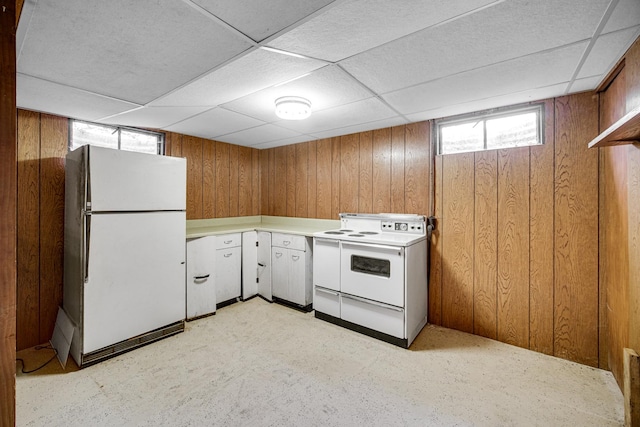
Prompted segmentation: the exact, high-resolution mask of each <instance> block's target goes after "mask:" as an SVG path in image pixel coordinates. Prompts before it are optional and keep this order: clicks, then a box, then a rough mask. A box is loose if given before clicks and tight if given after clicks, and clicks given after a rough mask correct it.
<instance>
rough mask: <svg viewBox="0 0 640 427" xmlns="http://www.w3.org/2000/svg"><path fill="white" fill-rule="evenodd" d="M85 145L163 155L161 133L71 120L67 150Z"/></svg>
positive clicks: (162, 137) (162, 136)
mask: <svg viewBox="0 0 640 427" xmlns="http://www.w3.org/2000/svg"><path fill="white" fill-rule="evenodd" d="M87 144H90V145H96V146H98V147H107V148H113V149H117V150H118V149H119V150H127V151H138V152H141V153H149V154H164V135H163V134H161V133H158V132H150V131H144V130H138V129H131V128H122V127H116V126H106V125H101V124H97V123H89V122H83V121H79V120H72V121H71V129H70V132H69V150H75V149H76V148H78V147H81V146H83V145H87Z"/></svg>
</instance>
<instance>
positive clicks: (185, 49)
mask: <svg viewBox="0 0 640 427" xmlns="http://www.w3.org/2000/svg"><path fill="white" fill-rule="evenodd" d="M20 25H29V27H30V29H27V30H26V31H24V32H21V34H25V39H24V40H23V43H19V44H20V45H21V46H22V50H21V53H20V55H19V58H18V71H19V72H21V73H23V74H28V75H31V76H34V77H42V78H45V79H47V80H50V81H53V82H57V83H61V84H65V85H67V86H72V87H77V88H80V89H86V90H90V91H94V92H99V93H100V94H102V95H107V96H111V97H114V98H118V99H122V100H126V101H131V102H135V103H138V104H145V103H148V102H149V101H151V100H153V99H155V98H157V97H158V96H160V95H162V94H164V93H166V92H167V91H169V90H171V89H174V88H176V87H178V86H180V85H182V84H184V83H186V82H188V81H190V80H192V79H194V78H196V77H197V76H199V75H201V74H203V73H205V72H206V71H207V70H210V69H212V68H213V67H215V66H217V65H219V64H221V63H223V62H224V61H227V60H228V59H230V58H232V57H234V56H236V55H238V54H239V53H241V52H243V51H244V50H246V49H248V48H249V47H250V44H249V42H248V41H247V40H246V39H245V38H244V37H242V36H241V35H239V34H236V33H233V32H230V31H229V30H228V29H226V28H224V27H223V26H222V25H220V24H218V23H215V22H214V21H213V20H211V19H209V18H207V17H206V16H204V15H203V14H202V13H199V12H198V11H196V10H195V9H194V8H192V7H190V6H188V5H186V4H185V3H184V2H180V1H168V2H163V3H162V6H158V4H157V2H156V1H152V0H144V1H135V2H127V3H126V7H123V5H122V4H121V3H120V2H112V1H101V2H90V3H89V2H86V1H83V0H67V1H64V2H60V1H54V0H40V1H38V3H37V4H36V7H35V11H34V13H33V15H32V17H31V20H29V21H22V20H21V21H20Z"/></svg>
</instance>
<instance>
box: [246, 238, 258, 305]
mask: <svg viewBox="0 0 640 427" xmlns="http://www.w3.org/2000/svg"><path fill="white" fill-rule="evenodd" d="M258 272H259V269H258V233H257V232H256V231H245V232H244V233H242V299H243V300H246V299H248V298H251V297H252V296H254V295H257V294H258Z"/></svg>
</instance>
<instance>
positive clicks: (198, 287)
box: [186, 236, 216, 320]
mask: <svg viewBox="0 0 640 427" xmlns="http://www.w3.org/2000/svg"><path fill="white" fill-rule="evenodd" d="M215 263H216V240H215V237H213V236H208V237H200V238H197V239H189V240H187V307H186V318H187V319H188V320H190V319H195V318H197V317H202V316H207V315H209V314H213V313H215V312H216V287H215V265H216V264H215Z"/></svg>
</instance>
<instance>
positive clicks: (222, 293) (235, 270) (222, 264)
mask: <svg viewBox="0 0 640 427" xmlns="http://www.w3.org/2000/svg"><path fill="white" fill-rule="evenodd" d="M215 283H216V299H217V302H218V303H217V305H218V307H221V306H223V305H227V304H229V303H232V302H235V301H237V300H238V299H239V298H240V297H241V295H242V236H241V233H233V234H222V235H219V236H216V280H215Z"/></svg>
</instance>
